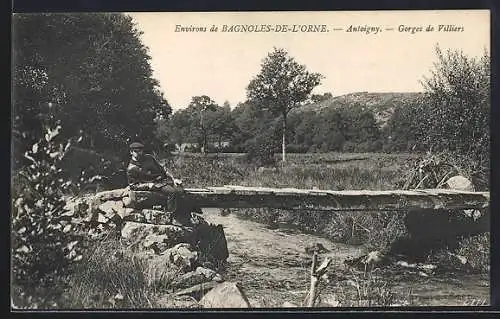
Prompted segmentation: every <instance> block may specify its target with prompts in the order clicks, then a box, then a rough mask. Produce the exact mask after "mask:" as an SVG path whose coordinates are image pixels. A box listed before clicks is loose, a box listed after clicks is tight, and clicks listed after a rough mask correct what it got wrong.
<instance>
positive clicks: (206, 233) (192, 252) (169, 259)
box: [66, 188, 229, 294]
mask: <svg viewBox="0 0 500 319" xmlns="http://www.w3.org/2000/svg"><path fill="white" fill-rule="evenodd" d="M165 204H166V197H165V196H164V195H162V194H161V193H156V192H148V191H131V190H130V189H128V188H124V189H116V190H111V191H104V192H99V193H96V194H94V195H91V196H86V197H80V198H77V199H73V200H68V204H67V206H66V208H67V209H68V213H67V214H68V215H71V216H72V217H73V219H75V218H76V219H79V220H80V221H83V222H85V223H88V224H90V225H95V226H96V227H99V226H100V227H101V228H102V227H107V228H111V229H114V230H115V231H116V233H117V235H118V234H119V236H120V237H121V238H122V241H124V242H125V243H126V244H127V247H128V248H127V251H128V252H130V253H132V254H134V255H135V256H139V257H140V258H143V259H145V260H147V263H148V267H149V274H148V278H150V279H151V281H157V280H165V278H166V277H168V276H167V273H168V274H171V273H172V271H173V270H175V271H177V272H176V276H175V278H172V277H171V276H170V275H169V276H170V277H169V278H168V280H169V282H168V286H169V288H173V289H174V290H176V291H182V290H184V291H186V294H191V293H192V292H193V291H194V292H196V290H197V289H196V288H193V286H196V285H198V286H200V284H201V283H204V284H206V283H210V285H209V286H211V287H212V288H213V287H215V286H216V283H220V282H222V281H223V279H222V276H221V275H220V274H219V273H217V269H219V266H220V265H221V264H222V263H223V262H224V261H225V260H226V259H227V258H228V256H229V253H228V250H227V242H226V238H225V234H224V230H223V228H222V225H213V224H209V223H207V222H206V221H205V220H204V219H203V218H202V217H200V216H199V215H196V214H194V213H192V214H191V218H190V221H189V222H187V223H183V224H182V225H178V224H174V223H173V216H172V215H173V214H172V213H171V212H168V211H166V209H165V207H166V206H165ZM207 287H208V286H207ZM190 288H191V290H189V289H190ZM190 291H191V292H190ZM205 292H206V291H205Z"/></svg>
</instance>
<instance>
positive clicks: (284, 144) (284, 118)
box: [281, 112, 286, 162]
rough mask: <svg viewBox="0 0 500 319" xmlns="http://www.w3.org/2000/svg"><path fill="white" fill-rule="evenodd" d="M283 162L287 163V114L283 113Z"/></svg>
mask: <svg viewBox="0 0 500 319" xmlns="http://www.w3.org/2000/svg"><path fill="white" fill-rule="evenodd" d="M281 152H282V156H283V157H282V160H283V162H286V112H283V140H282V143H281Z"/></svg>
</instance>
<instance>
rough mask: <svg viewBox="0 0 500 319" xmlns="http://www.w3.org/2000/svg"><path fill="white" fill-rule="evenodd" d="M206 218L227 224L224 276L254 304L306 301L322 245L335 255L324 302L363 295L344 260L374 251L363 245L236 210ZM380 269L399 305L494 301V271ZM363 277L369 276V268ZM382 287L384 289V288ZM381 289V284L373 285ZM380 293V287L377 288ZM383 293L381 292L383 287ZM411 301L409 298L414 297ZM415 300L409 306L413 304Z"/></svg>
mask: <svg viewBox="0 0 500 319" xmlns="http://www.w3.org/2000/svg"><path fill="white" fill-rule="evenodd" d="M203 211H204V214H203V217H204V218H205V219H206V220H207V221H208V222H210V223H213V224H221V225H223V227H224V232H225V235H226V239H227V243H228V249H229V258H228V266H227V267H226V271H225V273H224V274H223V275H224V277H225V279H226V280H228V281H234V282H239V283H240V284H241V286H242V289H243V290H244V292H245V294H246V295H247V296H248V298H249V300H250V303H251V305H252V306H253V307H281V306H282V305H283V303H284V302H285V301H288V302H291V303H294V304H296V305H299V306H300V305H301V304H302V302H303V300H304V298H305V297H306V294H307V290H308V288H309V280H310V279H309V278H310V266H311V260H312V256H311V255H309V254H307V253H306V252H305V247H308V246H311V245H312V244H315V243H321V244H322V245H323V246H324V247H325V248H327V249H328V250H329V251H328V252H326V253H323V254H320V255H319V261H320V262H321V261H322V260H323V259H324V258H325V257H331V258H332V263H331V265H330V267H329V271H328V276H329V282H328V283H326V284H324V285H323V286H322V287H323V290H322V292H321V301H320V304H319V305H320V306H327V307H331V306H332V305H335V304H338V302H340V305H341V306H357V305H361V306H363V305H364V304H359V303H358V304H357V303H356V302H359V299H360V298H359V297H358V296H359V294H358V291H357V289H356V288H355V287H354V286H353V285H352V280H353V277H352V276H354V273H353V272H352V270H350V269H348V267H347V266H345V264H344V260H345V259H347V258H348V257H353V258H356V257H359V256H362V255H364V254H366V253H368V252H369V251H367V250H365V249H364V248H363V247H362V246H353V245H347V244H341V243H334V242H331V241H329V240H327V239H325V238H321V237H318V236H314V235H311V234H304V233H301V232H299V231H297V230H290V229H270V228H268V227H266V225H263V224H260V223H257V222H253V221H249V220H244V219H240V218H238V217H237V216H235V215H234V214H230V215H227V216H221V215H220V214H219V210H218V209H204V210H203ZM392 268H394V267H391V270H389V269H378V270H376V272H377V276H378V278H379V286H378V287H379V288H378V289H382V290H381V291H382V292H384V291H391V292H393V293H394V294H395V295H397V296H400V297H401V298H402V299H403V300H406V301H407V303H404V301H401V302H400V301H398V298H395V301H394V302H393V303H392V304H394V305H409V306H412V307H414V306H463V305H488V304H489V303H490V280H489V275H488V274H464V273H451V272H450V273H440V274H436V275H432V274H431V275H425V274H421V273H419V272H418V271H412V270H410V269H406V268H402V267H401V268H399V269H392ZM355 276H357V278H358V279H359V278H366V277H363V276H366V274H364V273H363V272H360V271H358V272H357V273H356V275H355ZM380 287H381V288H380ZM373 289H375V288H373ZM373 291H375V290H373ZM379 291H380V290H379ZM408 300H409V301H408ZM408 302H409V304H408Z"/></svg>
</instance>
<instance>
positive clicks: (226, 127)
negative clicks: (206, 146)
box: [204, 104, 236, 149]
mask: <svg viewBox="0 0 500 319" xmlns="http://www.w3.org/2000/svg"><path fill="white" fill-rule="evenodd" d="M204 120H205V126H206V130H207V135H208V137H209V138H210V139H211V140H212V141H216V142H217V143H218V148H219V149H220V148H221V145H222V140H226V141H227V140H229V139H230V138H231V137H232V136H233V134H234V131H235V130H236V127H235V125H234V122H233V118H232V117H231V107H230V106H229V105H228V104H226V105H225V106H217V107H216V108H215V110H212V111H207V112H206V113H205V119H204Z"/></svg>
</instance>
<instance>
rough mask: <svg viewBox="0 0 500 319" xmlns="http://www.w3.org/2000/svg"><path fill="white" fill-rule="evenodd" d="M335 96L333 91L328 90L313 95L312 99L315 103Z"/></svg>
mask: <svg viewBox="0 0 500 319" xmlns="http://www.w3.org/2000/svg"><path fill="white" fill-rule="evenodd" d="M332 97H333V95H332V93H330V92H327V93H323V94H313V95H311V101H313V102H314V103H318V102H323V101H327V100H329V99H331V98H332Z"/></svg>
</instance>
